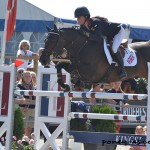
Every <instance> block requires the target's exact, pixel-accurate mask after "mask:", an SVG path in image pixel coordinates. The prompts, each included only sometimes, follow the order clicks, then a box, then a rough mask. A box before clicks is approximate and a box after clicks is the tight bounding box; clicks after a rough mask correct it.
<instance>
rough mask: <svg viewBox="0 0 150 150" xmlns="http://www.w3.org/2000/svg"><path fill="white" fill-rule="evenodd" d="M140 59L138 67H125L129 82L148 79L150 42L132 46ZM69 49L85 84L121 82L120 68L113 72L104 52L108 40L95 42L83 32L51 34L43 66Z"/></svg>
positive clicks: (44, 54) (101, 38)
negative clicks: (53, 55) (135, 79)
mask: <svg viewBox="0 0 150 150" xmlns="http://www.w3.org/2000/svg"><path fill="white" fill-rule="evenodd" d="M128 46H129V47H130V48H131V49H133V50H134V51H135V53H136V56H137V64H136V65H135V66H129V67H125V69H126V72H127V78H126V79H128V78H137V77H140V78H146V79H147V78H148V66H147V62H150V41H146V42H137V43H131V44H128ZM64 48H65V49H66V50H67V52H68V54H69V58H70V61H71V62H72V64H73V65H74V66H76V70H77V72H78V75H79V78H80V79H81V80H82V81H83V82H88V83H99V82H102V83H103V82H105V83H110V82H115V81H120V80H121V79H120V76H119V70H120V69H119V67H118V66H113V68H111V67H110V66H111V65H110V64H109V63H108V60H107V58H106V55H105V52H104V38H103V37H100V40H99V42H97V41H91V40H89V39H88V38H87V37H85V36H84V35H83V34H82V33H81V31H80V29H74V28H62V29H59V30H58V31H56V30H55V31H54V30H53V31H50V32H49V33H48V35H47V37H46V39H45V48H44V51H43V53H42V55H41V57H40V62H41V64H42V65H45V64H47V62H49V61H50V60H49V56H50V55H51V54H52V53H55V54H56V55H60V54H61V53H62V51H63V49H64Z"/></svg>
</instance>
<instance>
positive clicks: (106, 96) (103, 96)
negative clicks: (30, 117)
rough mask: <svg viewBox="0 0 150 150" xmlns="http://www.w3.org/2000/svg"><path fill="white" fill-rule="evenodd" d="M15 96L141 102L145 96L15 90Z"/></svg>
mask: <svg viewBox="0 0 150 150" xmlns="http://www.w3.org/2000/svg"><path fill="white" fill-rule="evenodd" d="M15 94H17V95H25V96H49V97H70V98H101V99H112V98H113V99H126V100H143V99H146V98H147V95H146V94H123V93H109V94H108V93H103V92H102V93H100V92H60V91H40V90H36V91H33V90H16V91H15Z"/></svg>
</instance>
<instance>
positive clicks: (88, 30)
mask: <svg viewBox="0 0 150 150" xmlns="http://www.w3.org/2000/svg"><path fill="white" fill-rule="evenodd" d="M74 16H75V18H77V21H78V23H79V25H80V27H81V29H82V33H83V34H84V35H85V36H87V37H88V38H89V40H94V41H98V42H100V37H102V36H106V37H112V38H113V44H112V50H113V52H114V56H115V58H116V61H117V62H118V64H119V66H120V68H121V69H120V78H121V79H124V78H126V77H127V73H126V71H125V68H124V63H123V58H122V55H121V53H120V51H119V45H120V44H121V41H122V39H123V37H124V34H125V30H124V28H123V27H122V26H121V24H117V23H111V22H108V21H107V19H106V18H102V19H101V17H99V18H98V17H95V18H90V12H89V10H88V9H87V8H86V7H78V8H76V10H75V12H74Z"/></svg>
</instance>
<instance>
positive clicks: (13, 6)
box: [5, 0, 17, 42]
mask: <svg viewBox="0 0 150 150" xmlns="http://www.w3.org/2000/svg"><path fill="white" fill-rule="evenodd" d="M16 12H17V0H8V4H7V15H6V19H7V21H6V23H7V25H6V31H5V32H6V42H8V41H9V40H10V38H11V37H12V35H13V33H14V30H15V26H16Z"/></svg>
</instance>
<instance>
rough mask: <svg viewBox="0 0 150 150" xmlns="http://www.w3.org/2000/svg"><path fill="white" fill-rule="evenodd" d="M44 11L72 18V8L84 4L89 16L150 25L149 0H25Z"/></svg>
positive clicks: (137, 24) (138, 24) (60, 16)
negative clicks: (89, 13)
mask: <svg viewBox="0 0 150 150" xmlns="http://www.w3.org/2000/svg"><path fill="white" fill-rule="evenodd" d="M26 1H28V2H30V3H32V4H34V5H36V6H37V7H39V8H41V9H43V10H45V11H46V12H48V13H50V14H52V15H54V16H56V17H59V18H66V19H74V15H73V14H74V10H75V9H76V8H77V7H79V6H86V7H88V8H89V10H90V12H91V16H95V15H99V16H104V17H107V18H108V19H109V20H110V21H113V22H121V23H128V24H130V25H136V26H147V27H150V7H149V0H125V1H123V0H26Z"/></svg>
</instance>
